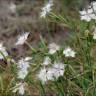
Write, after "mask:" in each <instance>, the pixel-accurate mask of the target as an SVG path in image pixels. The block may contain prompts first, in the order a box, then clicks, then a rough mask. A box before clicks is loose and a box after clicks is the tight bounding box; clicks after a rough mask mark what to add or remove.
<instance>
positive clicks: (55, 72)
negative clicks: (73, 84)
mask: <svg viewBox="0 0 96 96" xmlns="http://www.w3.org/2000/svg"><path fill="white" fill-rule="evenodd" d="M64 71H65V64H63V63H60V62H58V63H57V62H55V63H54V64H53V66H52V68H45V67H44V68H43V69H41V70H40V72H39V74H38V75H37V77H38V79H39V80H41V81H42V83H43V84H44V83H46V82H47V81H48V80H52V81H53V80H54V79H55V78H56V79H58V77H59V76H63V74H64Z"/></svg>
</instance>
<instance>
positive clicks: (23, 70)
mask: <svg viewBox="0 0 96 96" xmlns="http://www.w3.org/2000/svg"><path fill="white" fill-rule="evenodd" d="M29 67H30V66H29V62H28V61H26V59H23V58H22V59H21V60H19V61H18V64H17V68H18V72H17V75H18V78H19V79H24V78H25V77H26V76H27V74H28V68H29Z"/></svg>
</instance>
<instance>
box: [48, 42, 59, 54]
mask: <svg viewBox="0 0 96 96" xmlns="http://www.w3.org/2000/svg"><path fill="white" fill-rule="evenodd" d="M48 48H49V53H50V54H54V53H55V52H56V51H58V50H60V46H58V45H57V44H55V43H51V44H49V47H48Z"/></svg>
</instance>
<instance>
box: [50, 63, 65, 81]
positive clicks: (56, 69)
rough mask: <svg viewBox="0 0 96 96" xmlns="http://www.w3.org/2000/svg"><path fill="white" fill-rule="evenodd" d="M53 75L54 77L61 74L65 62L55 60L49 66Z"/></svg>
mask: <svg viewBox="0 0 96 96" xmlns="http://www.w3.org/2000/svg"><path fill="white" fill-rule="evenodd" d="M51 70H52V74H53V77H55V78H56V79H57V78H58V77H60V76H63V74H64V71H65V64H63V63H61V62H55V63H54V64H53V66H52V68H51Z"/></svg>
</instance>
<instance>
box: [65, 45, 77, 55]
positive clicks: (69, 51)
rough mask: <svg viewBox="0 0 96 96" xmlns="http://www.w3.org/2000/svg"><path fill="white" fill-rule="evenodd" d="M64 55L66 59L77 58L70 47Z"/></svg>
mask: <svg viewBox="0 0 96 96" xmlns="http://www.w3.org/2000/svg"><path fill="white" fill-rule="evenodd" d="M63 54H64V55H65V57H75V54H76V53H75V52H74V51H73V50H72V49H71V48H70V47H68V48H66V49H65V50H64V51H63Z"/></svg>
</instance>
